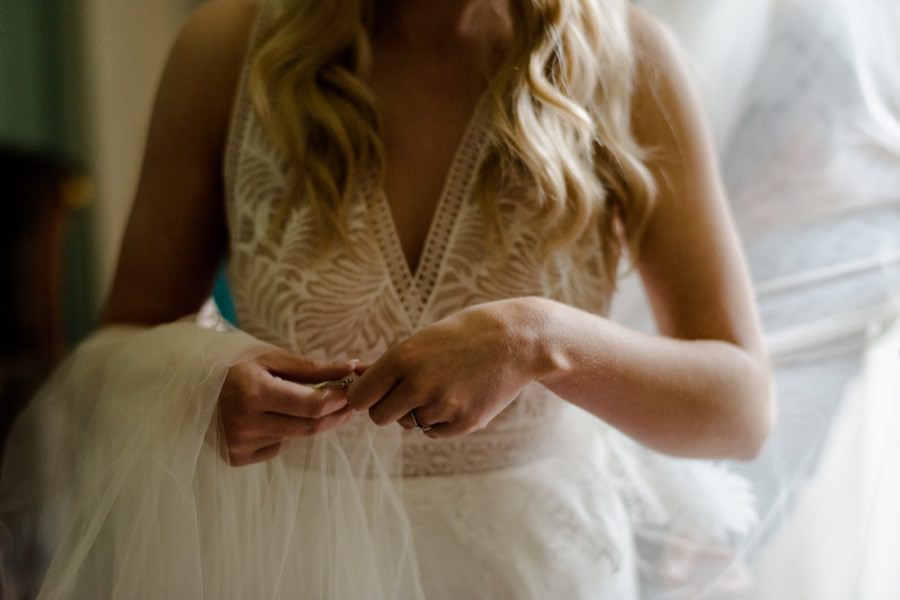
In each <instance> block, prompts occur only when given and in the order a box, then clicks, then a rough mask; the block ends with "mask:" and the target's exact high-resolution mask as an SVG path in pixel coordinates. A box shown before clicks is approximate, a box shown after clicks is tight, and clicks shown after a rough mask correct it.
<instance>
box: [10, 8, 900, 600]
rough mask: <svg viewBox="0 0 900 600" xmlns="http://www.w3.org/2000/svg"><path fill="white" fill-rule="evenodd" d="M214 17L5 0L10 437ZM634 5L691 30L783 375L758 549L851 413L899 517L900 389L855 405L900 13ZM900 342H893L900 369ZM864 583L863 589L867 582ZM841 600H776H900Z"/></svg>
mask: <svg viewBox="0 0 900 600" xmlns="http://www.w3.org/2000/svg"><path fill="white" fill-rule="evenodd" d="M198 3H199V2H197V1H196V0H152V1H150V2H123V1H122V0H0V173H2V174H3V179H4V181H5V182H11V185H7V186H5V187H4V191H3V192H2V196H0V197H2V198H3V200H4V202H5V206H4V207H3V208H4V213H3V214H4V219H3V220H2V221H3V224H2V225H0V227H2V228H3V229H2V231H0V233H2V235H3V244H4V246H3V252H2V257H0V259H2V260H3V261H4V263H3V265H2V267H0V278H2V281H3V286H4V293H3V299H2V302H3V304H2V305H0V323H2V331H3V334H2V339H3V349H2V352H3V355H2V360H0V393H2V395H3V397H2V404H0V407H2V411H3V412H2V415H3V421H4V427H5V426H6V423H8V420H9V419H10V418H11V414H12V413H13V412H14V411H15V410H16V408H17V407H18V406H19V405H20V404H21V402H22V401H23V399H24V398H26V397H27V396H28V393H29V390H31V389H33V386H34V385H36V383H37V382H39V381H40V379H41V378H42V377H43V376H44V375H45V374H46V373H47V372H48V371H49V369H50V368H52V365H53V364H54V363H55V362H56V361H57V360H58V359H59V358H60V357H61V356H62V354H63V353H64V351H65V348H71V347H72V346H73V345H74V344H75V343H76V342H77V341H78V340H79V339H81V338H82V337H83V336H84V335H85V334H86V333H87V332H88V331H89V329H90V328H91V326H92V322H93V319H94V318H95V315H96V314H97V311H98V308H99V305H100V302H101V301H102V299H103V297H104V296H105V294H106V291H107V289H108V288H109V285H110V280H111V277H112V273H113V269H114V267H115V262H116V254H117V252H118V247H119V244H120V240H121V235H122V231H123V227H124V223H125V220H126V218H127V215H128V212H129V208H130V205H131V198H132V193H133V190H134V187H135V185H136V181H137V176H138V169H139V167H140V159H141V153H142V149H143V144H144V138H145V134H146V127H147V121H148V116H149V112H150V108H151V104H152V101H153V95H154V90H155V87H156V84H157V80H158V77H159V74H160V72H161V69H162V65H163V61H164V60H165V57H166V54H167V51H168V48H169V46H170V44H171V42H172V40H173V38H174V36H175V35H176V33H177V31H178V28H179V26H180V24H181V23H182V22H183V19H184V18H185V16H186V14H187V13H188V12H189V11H190V10H191V9H192V8H193V7H194V6H195V5H196V4H198ZM638 3H639V4H642V5H644V6H646V7H647V8H648V9H650V10H652V11H654V12H656V13H657V14H658V15H659V16H660V17H661V18H662V19H663V20H664V21H665V22H666V23H667V24H668V25H669V26H670V27H671V28H672V29H673V31H674V32H675V33H676V35H678V36H679V38H680V40H681V41H682V44H683V45H684V47H685V50H686V53H687V55H688V57H689V60H690V63H691V65H692V68H693V69H694V71H695V75H696V80H697V85H698V88H699V89H700V92H701V95H702V97H703V100H704V102H705V104H706V108H707V111H708V114H709V115H710V121H711V124H712V129H713V135H714V137H715V140H716V144H717V147H718V149H719V154H720V160H721V164H722V170H723V175H724V177H725V181H726V185H727V188H728V191H729V195H730V198H731V202H732V209H733V212H734V214H735V217H736V219H737V224H738V229H739V231H740V234H741V236H742V239H743V242H744V246H745V251H746V254H747V257H748V261H749V263H750V267H751V271H752V274H753V277H754V280H755V283H756V288H757V293H758V300H759V304H760V308H761V312H762V317H763V321H764V326H765V329H766V334H767V339H768V341H769V347H770V351H771V353H772V356H773V363H774V365H775V368H776V385H777V388H778V395H779V398H780V411H781V414H780V423H779V428H778V429H777V430H776V432H775V435H774V436H773V440H772V442H771V443H770V445H769V448H768V449H767V451H766V453H765V455H764V456H763V457H761V458H760V460H758V461H756V462H755V463H753V464H751V465H740V466H738V467H737V468H739V469H742V470H744V471H745V472H746V473H748V474H749V475H750V476H751V477H753V478H754V480H755V481H756V482H757V483H758V484H759V485H758V490H759V491H760V495H761V502H762V504H763V507H764V509H765V511H766V514H768V515H770V516H771V515H776V516H778V518H777V519H776V518H772V519H770V521H769V522H770V524H771V527H770V528H769V531H768V532H766V533H764V534H763V535H762V537H764V538H769V537H773V536H774V535H775V534H774V533H773V532H775V531H778V530H781V529H789V527H783V525H784V522H785V521H789V520H790V516H789V511H788V510H787V509H786V506H788V505H790V504H791V503H792V502H793V501H794V500H793V498H794V495H793V494H791V496H790V498H791V500H786V496H785V493H784V492H785V490H787V489H790V490H797V489H802V488H803V486H804V485H806V482H807V481H808V480H809V481H812V480H815V478H816V473H818V472H819V471H820V470H821V468H822V467H821V464H822V462H823V459H822V457H823V456H826V455H827V454H828V452H827V450H826V449H827V448H828V446H829V444H830V441H831V440H832V438H834V436H835V435H836V433H835V432H836V431H838V430H840V427H841V425H840V424H841V423H849V422H850V419H849V418H843V419H842V418H841V415H842V414H844V413H846V412H847V411H848V410H850V409H854V408H859V407H867V408H866V410H868V411H869V412H868V413H867V414H869V415H873V414H875V415H878V418H877V419H875V420H876V421H877V422H878V423H879V424H880V425H881V426H882V429H878V430H866V431H865V432H863V433H862V434H860V435H864V436H866V437H867V439H870V440H871V439H876V438H877V440H882V441H883V442H884V443H874V444H869V445H868V446H867V447H866V450H865V452H868V454H866V455H864V454H865V453H864V452H863V450H862V449H861V447H860V448H855V449H854V450H853V451H852V452H851V453H850V454H846V453H845V455H843V458H842V459H841V460H843V461H844V463H847V464H849V465H850V467H851V468H857V469H858V468H860V467H861V465H868V466H871V467H872V468H871V469H869V470H868V471H867V472H868V473H869V474H870V476H871V478H874V479H873V481H876V482H877V483H878V485H877V486H875V487H876V488H877V489H878V490H880V492H879V494H877V496H878V498H880V500H878V502H881V503H882V504H883V503H884V502H885V501H886V500H885V498H895V499H896V500H897V504H896V505H895V506H900V484H898V483H897V482H898V480H900V477H898V476H896V475H895V476H893V479H890V480H888V479H886V476H885V473H886V472H887V471H885V467H884V465H883V464H882V462H883V461H884V459H885V457H886V456H887V457H890V456H893V458H894V459H896V455H893V454H891V453H892V452H896V453H897V454H900V447H898V445H900V444H898V442H897V441H896V440H897V439H900V435H897V434H900V428H898V427H900V414H898V413H897V411H896V410H895V409H894V410H893V412H890V411H888V412H884V411H885V410H887V409H888V408H891V407H896V405H898V404H900V395H893V394H895V393H898V391H900V387H896V388H890V387H889V385H890V384H888V383H884V382H882V383H881V384H879V387H878V388H877V389H876V390H875V391H876V393H877V394H880V397H886V398H888V400H887V401H884V400H882V401H880V403H877V405H876V404H872V403H871V402H870V401H869V400H865V401H864V400H862V399H860V400H859V401H855V400H853V398H862V396H859V395H857V396H855V397H854V396H851V395H848V391H847V390H848V386H850V385H851V384H852V382H853V381H854V380H858V379H859V377H861V376H863V375H865V373H866V372H867V371H866V369H867V368H868V367H867V364H869V363H870V362H871V361H869V359H868V358H867V357H868V356H869V350H870V348H872V344H873V343H875V340H877V339H880V336H881V335H882V334H883V333H884V332H886V331H888V330H889V329H890V327H891V326H892V324H893V323H895V322H896V321H897V320H898V319H900V117H898V115H900V68H898V57H900V42H898V40H900V3H898V2H896V0H856V1H853V0H751V1H749V2H748V1H747V0H643V1H642V2H638ZM641 297H642V295H641V292H640V288H639V286H638V284H637V282H636V281H634V280H629V281H626V282H625V284H624V286H623V289H622V291H621V293H620V294H619V300H618V301H617V303H616V306H615V310H614V318H616V319H617V320H619V321H622V322H624V323H626V324H629V325H631V326H634V327H640V328H645V329H652V325H651V323H650V322H649V313H648V311H647V310H646V306H645V304H644V303H643V302H642V300H641ZM220 298H223V299H224V298H225V297H224V296H220ZM223 301H224V300H223ZM897 339H900V336H898V337H897ZM898 348H900V342H891V345H889V346H888V347H887V353H888V356H892V357H893V359H892V360H893V362H890V361H889V362H888V363H885V364H887V365H888V367H889V368H890V369H894V370H895V371H900V364H898V362H900V361H898V360H897V357H898ZM848 398H851V400H848ZM866 398H869V396H867V397H866ZM895 400H896V402H895ZM867 403H868V404H867ZM873 407H874V408H873ZM879 411H881V412H879ZM871 426H872V425H871V423H870V427H871ZM879 436H881V437H879ZM891 440H893V441H891ZM866 461H868V462H866ZM873 465H874V466H873ZM886 482H887V483H886ZM860 485H861V484H860ZM891 485H894V487H893V488H891V487H890V486H891ZM885 486H887V487H885ZM873 489H874V488H873ZM885 489H887V490H888V492H884V490H885ZM867 493H868V492H867ZM885 494H887V495H885ZM890 494H894V495H893V496H891V495H890ZM801 501H802V500H801ZM859 502H860V503H861V504H860V505H859V509H860V511H861V512H866V514H870V513H872V511H873V510H874V508H873V507H875V506H877V505H878V504H877V502H876V500H873V499H872V498H870V497H869V496H866V497H865V498H863V499H862V500H859ZM831 508H832V509H834V505H833V506H832V507H831ZM844 508H846V503H845V504H844ZM808 512H810V511H808ZM894 512H897V511H896V510H894ZM857 517H860V515H856V516H855V517H854V518H857ZM860 518H861V517H860ZM881 523H889V524H890V525H891V526H895V527H896V528H895V529H893V530H891V529H887V531H890V532H891V536H890V537H892V538H893V539H894V540H895V541H894V545H893V546H890V544H889V543H888V542H884V541H883V540H882V542H883V544H888V545H887V546H884V547H882V548H881V549H880V550H879V552H880V555H890V553H891V552H896V553H895V554H894V556H897V555H900V548H897V547H896V540H900V524H897V523H896V521H890V519H888V521H884V520H882V521H881ZM869 530H874V526H873V525H871V523H870V524H869V525H867V531H869ZM863 537H866V536H863ZM798 539H803V540H806V541H808V538H806V537H804V536H803V535H802V534H801V535H799V537H798ZM867 539H870V538H867ZM843 541H846V540H843ZM840 542H841V539H838V540H836V546H835V547H837V548H841V544H840ZM882 542H880V543H882ZM756 545H757V546H760V545H762V541H759V540H757V542H756ZM788 545H789V544H788ZM889 546H890V547H889ZM823 547H824V546H823ZM842 551H844V552H847V551H848V550H847V547H844V548H842ZM773 555H776V556H781V557H785V556H788V557H790V556H791V554H790V552H788V551H782V552H781V554H777V553H775V554H773ZM763 562H765V561H763ZM776 562H777V561H776ZM782 562H784V561H782ZM856 566H859V565H856ZM860 569H862V567H859V568H858V569H856V573H857V574H856V575H850V576H848V577H849V578H850V579H853V580H854V581H857V582H858V580H859V578H860V577H861V575H859V573H862V572H863V571H862V570H860ZM853 570H854V569H847V571H848V572H849V571H853ZM854 578H855V579H854ZM876 579H877V578H876ZM881 581H882V582H883V581H884V579H883V578H882V580H881ZM894 583H897V587H896V588H894V589H897V590H900V582H897V581H896V580H895V581H894ZM844 584H845V587H846V586H849V585H851V584H849V583H846V582H844ZM809 585H813V584H809ZM883 585H885V586H886V585H888V584H884V583H883ZM795 589H796V588H795ZM804 589H807V588H804ZM808 589H810V590H812V589H813V587H810V588H808ZM836 589H838V588H837V587H835V586H834V585H831V587H830V588H829V586H828V585H824V587H823V588H822V589H817V590H816V591H815V592H812V591H811V592H810V593H809V594H806V593H805V592H804V593H802V594H801V593H798V594H799V595H794V596H790V595H784V596H779V595H777V594H775V593H774V592H772V593H771V594H769V595H766V596H763V597H766V598H776V597H795V598H817V599H818V598H827V597H834V598H843V597H846V598H851V597H860V598H862V597H865V598H897V597H900V596H898V595H891V594H889V593H888V592H886V591H884V590H887V589H888V588H887V587H881V588H877V589H876V591H875V592H873V591H872V589H868V588H866V590H867V591H865V592H860V591H859V590H862V589H863V588H858V589H857V591H858V592H859V593H865V594H868V595H852V594H851V593H850V592H848V594H850V595H841V594H840V593H837V592H835V590H836ZM844 589H845V588H843V587H842V588H840V590H844ZM846 589H848V590H849V589H850V588H846ZM873 589H874V588H873ZM829 590H830V591H829ZM878 590H881V591H878ZM773 594H774V595H773Z"/></svg>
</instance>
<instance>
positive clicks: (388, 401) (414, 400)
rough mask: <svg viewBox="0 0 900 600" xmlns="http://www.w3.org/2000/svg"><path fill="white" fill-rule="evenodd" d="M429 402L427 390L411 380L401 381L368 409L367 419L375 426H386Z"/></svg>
mask: <svg viewBox="0 0 900 600" xmlns="http://www.w3.org/2000/svg"><path fill="white" fill-rule="evenodd" d="M429 400H430V391H429V390H427V389H425V388H422V387H421V386H419V385H418V384H416V383H415V381H414V380H412V379H403V380H401V381H400V382H399V383H398V384H397V385H395V386H394V387H393V388H392V389H391V390H390V391H389V392H388V393H387V394H386V395H385V396H384V397H383V398H381V400H379V401H378V402H377V403H375V404H374V405H373V406H372V407H371V408H369V418H371V419H372V422H373V423H375V424H376V425H388V424H390V423H393V422H395V421H399V420H400V419H401V418H403V417H404V415H408V414H409V412H410V411H411V410H413V409H416V408H418V407H421V406H424V405H425V404H427V403H428V402H429ZM416 418H418V413H417V414H416ZM411 420H412V419H411V418H410V421H411Z"/></svg>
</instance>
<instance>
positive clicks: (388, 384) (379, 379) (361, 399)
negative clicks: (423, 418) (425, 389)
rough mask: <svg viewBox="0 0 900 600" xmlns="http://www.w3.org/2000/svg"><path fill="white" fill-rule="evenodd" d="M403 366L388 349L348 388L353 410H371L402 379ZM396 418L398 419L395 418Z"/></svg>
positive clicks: (349, 400) (348, 398) (348, 399)
mask: <svg viewBox="0 0 900 600" xmlns="http://www.w3.org/2000/svg"><path fill="white" fill-rule="evenodd" d="M401 375H402V368H401V366H400V364H399V361H398V360H397V359H396V357H395V355H394V353H393V352H391V351H390V350H388V351H387V352H386V353H385V354H384V355H383V356H382V357H381V358H380V359H379V360H378V361H377V362H376V363H375V364H373V365H371V366H370V367H368V368H367V369H366V370H365V372H364V373H363V374H362V375H361V376H360V378H359V379H358V380H356V381H354V382H353V383H352V384H350V387H349V388H348V389H347V401H348V402H349V403H350V406H352V407H353V410H357V411H363V410H369V409H370V408H371V407H372V406H374V405H375V404H376V403H377V402H379V401H380V400H381V399H382V398H384V397H385V396H387V395H388V393H389V392H390V391H391V390H392V389H393V388H394V386H395V385H397V383H398V382H399V381H400V379H401ZM395 420H396V419H395Z"/></svg>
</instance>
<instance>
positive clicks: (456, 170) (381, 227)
mask: <svg viewBox="0 0 900 600" xmlns="http://www.w3.org/2000/svg"><path fill="white" fill-rule="evenodd" d="M486 103H487V94H486V93H483V94H482V95H481V96H480V97H479V99H478V100H477V102H476V103H475V107H474V109H473V111H472V115H471V116H470V117H469V121H468V123H467V124H466V127H465V129H464V130H463V134H462V137H461V138H460V140H459V142H458V144H457V146H456V150H455V151H454V153H453V158H452V159H451V161H450V165H449V167H448V169H447V173H446V175H445V177H444V182H443V185H442V187H441V193H440V195H439V196H438V198H437V201H436V204H435V207H434V212H433V214H432V216H431V220H430V222H429V226H428V232H427V233H426V235H425V241H424V243H423V245H422V250H421V253H420V254H419V259H418V262H417V263H416V267H415V270H413V269H412V268H411V267H410V265H409V262H408V261H407V258H406V253H405V252H404V251H403V244H402V242H401V240H400V233H399V231H398V229H397V223H396V220H395V219H394V215H393V212H392V210H391V206H390V201H389V199H388V197H387V193H386V192H385V190H384V187H383V186H381V185H378V184H377V183H376V181H377V180H376V179H375V178H374V177H371V178H369V180H368V185H367V186H365V189H364V190H363V191H364V193H365V195H366V199H367V202H369V203H370V208H371V214H372V216H373V217H374V233H375V236H376V239H377V241H378V246H379V249H380V250H381V253H382V256H383V257H384V260H385V263H386V266H387V270H388V272H389V277H390V279H391V284H392V285H393V287H394V289H395V291H396V292H397V295H398V296H399V297H400V301H401V302H402V303H403V307H404V309H405V311H406V313H407V315H408V317H409V320H410V325H411V326H413V327H416V326H417V325H418V322H419V320H420V319H421V316H422V313H423V312H424V310H425V307H426V306H427V304H428V301H429V300H430V298H431V296H432V295H433V293H434V288H435V286H436V284H437V280H438V276H439V274H440V271H441V267H442V266H443V264H444V260H445V258H446V255H447V252H448V249H449V245H450V241H451V237H452V232H453V229H454V228H455V225H456V221H457V219H458V217H459V213H460V211H461V209H462V206H463V204H464V202H465V200H466V199H468V198H469V196H470V195H471V192H472V187H473V185H474V181H475V174H476V170H477V169H478V166H479V164H480V163H481V159H482V154H483V151H484V148H485V146H486V143H485V142H486V136H485V129H486V123H487V121H488V117H487V114H486V112H487V111H486V110H485V104H486Z"/></svg>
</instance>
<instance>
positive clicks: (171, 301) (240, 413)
mask: <svg viewBox="0 0 900 600" xmlns="http://www.w3.org/2000/svg"><path fill="white" fill-rule="evenodd" d="M256 10H257V2H254V1H251V0H239V1H237V0H215V1H212V2H208V3H206V4H204V5H203V6H202V7H201V8H200V9H198V10H197V11H196V12H195V13H194V15H193V16H192V17H191V18H190V19H189V20H188V22H187V23H186V25H185V26H184V28H183V29H182V31H181V33H180V34H179V35H178V38H177V40H176V41H175V44H174V46H173V48H172V51H171V53H170V55H169V59H168V61H167V64H166V67H165V70H164V72H163V76H162V80H161V82H160V85H159V90H158V92H157V97H156V102H155V105H154V109H153V116H152V119H151V124H150V131H149V135H148V139H147V146H146V150H145V154H144V161H143V166H142V170H141V176H140V182H139V184H138V189H137V194H136V197H135V201H134V205H133V207H132V211H131V216H130V218H129V221H128V226H127V228H126V231H125V237H124V241H123V243H122V249H121V254H120V258H119V264H118V268H117V271H116V275H115V280H114V282H113V286H112V291H111V293H110V295H109V298H108V300H107V302H106V305H105V307H104V309H103V311H102V314H101V317H100V325H101V326H105V325H114V324H120V323H126V324H135V325H145V326H154V325H160V324H163V323H167V322H170V321H174V320H176V319H178V318H181V317H183V316H185V315H189V314H192V313H194V312H196V311H197V310H198V309H199V308H200V307H201V306H202V304H203V303H204V302H205V301H206V299H207V298H208V297H209V295H210V292H211V290H212V285H213V280H214V278H215V275H216V271H217V269H218V268H219V265H220V264H221V262H222V261H223V260H224V259H225V257H226V255H227V251H228V231H227V226H226V222H225V204H224V189H223V177H222V172H223V154H224V147H225V140H226V137H227V133H228V126H229V120H230V115H231V105H232V102H233V99H234V94H235V90H236V88H237V85H238V81H239V78H240V71H241V65H242V63H243V57H244V53H245V52H246V49H247V48H246V46H247V43H248V39H249V36H250V29H251V27H252V24H253V22H254V20H255V16H256ZM353 368H354V365H352V364H351V365H348V364H344V363H341V364H325V363H321V362H317V361H311V360H308V359H306V358H304V357H301V356H297V355H295V354H291V353H289V352H287V351H284V350H273V351H272V352H269V353H267V354H264V355H262V356H260V357H259V358H257V359H254V360H251V361H248V362H245V363H242V364H239V365H236V366H234V367H232V368H231V369H230V370H229V372H228V375H227V377H226V379H225V383H224V385H223V388H222V392H221V395H220V399H219V401H220V411H219V412H220V418H221V423H222V426H223V429H224V433H225V439H226V441H227V445H228V448H227V451H228V452H227V453H228V458H229V460H230V462H231V464H233V465H245V464H250V463H254V462H259V461H261V460H266V459H268V458H271V457H272V456H274V455H275V454H276V453H277V452H278V448H279V446H280V443H281V441H282V440H283V439H284V438H287V437H294V436H301V435H311V434H314V433H318V432H321V431H324V430H326V429H330V428H332V427H336V426H338V425H341V424H342V423H344V422H345V421H346V420H347V419H348V418H349V417H350V416H351V414H352V413H351V411H350V410H349V408H348V407H347V402H346V396H345V394H344V392H342V391H340V390H331V391H329V392H320V391H314V390H312V389H311V388H309V387H307V386H305V385H301V384H303V383H315V382H318V381H324V380H330V379H337V378H340V377H344V376H345V375H348V374H349V373H351V372H352V371H353Z"/></svg>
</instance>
